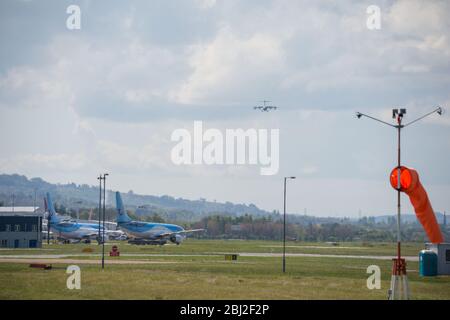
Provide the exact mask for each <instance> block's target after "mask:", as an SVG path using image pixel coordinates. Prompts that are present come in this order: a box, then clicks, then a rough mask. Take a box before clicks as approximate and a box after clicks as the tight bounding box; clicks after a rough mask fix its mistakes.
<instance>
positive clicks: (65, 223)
mask: <svg viewBox="0 0 450 320" xmlns="http://www.w3.org/2000/svg"><path fill="white" fill-rule="evenodd" d="M45 205H46V209H47V210H48V216H47V219H48V226H50V231H53V234H54V235H56V236H57V237H58V238H60V239H63V240H65V241H70V242H80V241H86V240H91V239H97V240H98V234H99V229H100V233H101V234H103V228H102V227H99V225H98V224H96V223H81V222H78V221H76V220H73V219H71V218H65V217H62V216H60V215H59V214H58V213H57V212H56V211H55V207H54V206H53V201H52V197H51V196H50V193H48V192H47V198H46V203H45ZM105 231H106V230H105ZM105 238H106V237H105Z"/></svg>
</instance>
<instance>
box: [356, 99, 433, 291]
mask: <svg viewBox="0 0 450 320" xmlns="http://www.w3.org/2000/svg"><path fill="white" fill-rule="evenodd" d="M433 113H437V114H439V115H442V108H441V107H439V106H438V107H436V109H434V110H433V111H431V112H428V113H427V114H425V115H423V116H421V117H419V118H417V119H415V120H413V121H411V122H409V123H407V124H403V123H402V121H403V117H404V115H405V114H406V109H393V110H392V118H393V119H395V120H396V122H397V124H396V125H394V124H391V123H388V122H385V121H383V120H380V119H377V118H374V117H372V116H369V115H366V114H364V113H361V112H356V116H357V117H358V119H360V118H361V117H367V118H369V119H372V120H375V121H378V122H380V123H382V124H385V125H388V126H390V127H393V128H395V129H396V130H397V176H398V181H397V188H396V189H397V258H396V259H394V267H393V268H392V272H393V274H392V279H391V289H390V292H389V299H394V298H395V295H396V292H395V290H396V288H397V285H398V283H397V280H398V279H399V278H398V277H404V282H403V291H402V292H403V298H406V299H409V289H408V281H407V278H406V262H405V260H404V259H401V233H400V213H401V201H400V200H401V196H400V193H401V183H400V177H401V130H402V129H403V128H405V127H407V126H409V125H411V124H413V123H416V122H417V121H419V120H422V119H423V118H425V117H428V116H429V115H432V114H433ZM399 296H400V295H399Z"/></svg>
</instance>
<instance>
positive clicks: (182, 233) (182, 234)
mask: <svg viewBox="0 0 450 320" xmlns="http://www.w3.org/2000/svg"><path fill="white" fill-rule="evenodd" d="M116 206H117V225H118V226H119V228H120V229H122V230H123V231H125V233H127V234H128V235H130V236H132V237H134V239H133V240H130V241H129V242H130V243H134V244H159V245H163V244H166V243H167V241H170V242H173V243H176V244H177V245H179V244H180V243H181V242H183V241H184V240H185V239H186V235H187V234H188V233H192V232H199V231H204V230H205V229H193V230H184V229H183V227H181V226H177V225H175V224H168V223H154V222H144V221H133V220H131V218H130V217H129V216H128V214H127V212H126V211H125V208H124V206H123V202H122V197H121V196H120V192H116Z"/></svg>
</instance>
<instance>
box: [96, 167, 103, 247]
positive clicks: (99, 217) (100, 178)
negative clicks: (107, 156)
mask: <svg viewBox="0 0 450 320" xmlns="http://www.w3.org/2000/svg"><path fill="white" fill-rule="evenodd" d="M97 180H99V181H100V182H99V190H100V193H99V198H98V244H100V241H101V240H102V235H101V233H100V232H101V214H100V213H101V212H102V180H103V177H102V175H101V174H100V175H99V176H98V177H97Z"/></svg>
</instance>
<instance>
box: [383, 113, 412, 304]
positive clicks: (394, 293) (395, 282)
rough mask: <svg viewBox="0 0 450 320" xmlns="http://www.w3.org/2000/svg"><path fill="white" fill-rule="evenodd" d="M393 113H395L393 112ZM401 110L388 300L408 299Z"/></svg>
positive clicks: (401, 114)
mask: <svg viewBox="0 0 450 320" xmlns="http://www.w3.org/2000/svg"><path fill="white" fill-rule="evenodd" d="M405 113H406V111H405ZM394 114H395V113H394ZM403 115H404V113H403V112H399V113H398V114H397V126H396V128H397V137H398V138H397V140H398V143H397V177H398V178H397V258H395V259H392V275H391V286H390V289H389V293H388V299H389V300H409V298H410V296H409V284H408V276H407V274H406V260H405V259H402V254H401V252H402V251H401V246H402V245H401V241H402V239H401V232H400V230H401V229H400V214H401V188H402V185H401V132H402V128H403V125H402V119H403Z"/></svg>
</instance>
